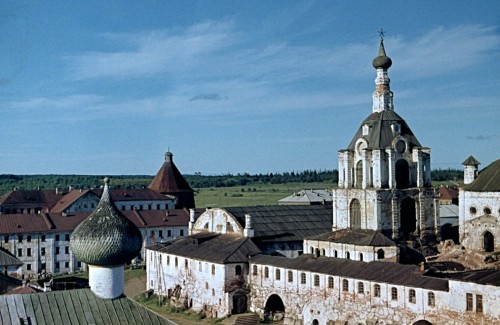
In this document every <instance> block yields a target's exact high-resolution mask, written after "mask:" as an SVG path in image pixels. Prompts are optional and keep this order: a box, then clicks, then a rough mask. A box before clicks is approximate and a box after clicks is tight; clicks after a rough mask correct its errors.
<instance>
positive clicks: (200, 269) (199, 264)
mask: <svg viewBox="0 0 500 325" xmlns="http://www.w3.org/2000/svg"><path fill="white" fill-rule="evenodd" d="M198 271H199V272H201V271H202V266H201V262H198Z"/></svg>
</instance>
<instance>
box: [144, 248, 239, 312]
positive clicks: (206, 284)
mask: <svg viewBox="0 0 500 325" xmlns="http://www.w3.org/2000/svg"><path fill="white" fill-rule="evenodd" d="M146 256H147V262H146V270H147V286H146V288H147V290H150V289H152V290H154V293H155V294H158V295H161V296H168V297H173V299H174V300H176V301H177V302H178V303H180V304H183V305H185V306H186V307H188V308H190V309H192V310H193V311H196V312H198V311H202V310H203V311H205V312H206V313H207V316H208V317H214V318H222V317H225V316H227V315H229V314H230V312H231V310H232V300H231V295H230V293H228V292H226V285H229V284H230V283H231V281H232V280H234V278H235V269H236V266H237V265H239V266H240V267H241V271H242V273H241V274H242V279H243V281H245V280H246V277H247V274H248V266H247V265H246V264H244V263H235V264H217V263H211V262H207V261H203V260H197V259H190V258H184V257H180V256H175V255H169V254H167V253H161V252H157V251H154V250H146ZM176 259H177V266H176V263H175V261H176ZM176 288H177V289H176Z"/></svg>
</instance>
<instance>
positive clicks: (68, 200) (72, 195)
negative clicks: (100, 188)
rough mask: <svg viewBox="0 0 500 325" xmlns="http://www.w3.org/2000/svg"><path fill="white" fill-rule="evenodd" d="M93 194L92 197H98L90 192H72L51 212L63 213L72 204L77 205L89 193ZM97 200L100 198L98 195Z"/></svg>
mask: <svg viewBox="0 0 500 325" xmlns="http://www.w3.org/2000/svg"><path fill="white" fill-rule="evenodd" d="M89 192H90V193H91V194H92V195H96V194H95V193H93V192H91V191H90V190H72V191H71V192H69V193H68V194H66V195H65V196H64V197H62V198H61V199H60V200H59V201H58V202H57V203H56V204H55V205H54V206H53V207H52V209H51V210H50V212H53V213H61V212H63V211H64V210H66V209H67V208H68V207H69V206H70V205H71V204H73V203H75V201H77V200H78V199H79V198H81V197H82V196H84V195H85V194H87V193H89ZM96 198H97V199H99V196H97V195H96Z"/></svg>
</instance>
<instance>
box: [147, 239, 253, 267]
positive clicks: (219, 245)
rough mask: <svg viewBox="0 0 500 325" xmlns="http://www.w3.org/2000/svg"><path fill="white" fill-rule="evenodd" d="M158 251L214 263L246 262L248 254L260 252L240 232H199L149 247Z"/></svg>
mask: <svg viewBox="0 0 500 325" xmlns="http://www.w3.org/2000/svg"><path fill="white" fill-rule="evenodd" d="M147 248H148V249H151V250H155V251H158V252H163V253H168V254H172V255H178V256H183V257H188V258H193V259H198V260H202V261H208V262H213V263H219V264H223V263H244V262H247V261H248V256H250V255H255V254H258V253H260V250H259V248H257V246H256V245H255V244H254V243H253V242H252V240H251V239H250V238H246V237H242V236H241V235H239V234H218V233H208V232H204V233H198V234H195V235H191V236H187V237H182V238H179V239H177V240H174V241H172V242H169V243H159V244H155V245H153V246H149V247H147Z"/></svg>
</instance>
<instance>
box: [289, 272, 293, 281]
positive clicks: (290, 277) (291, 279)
mask: <svg viewBox="0 0 500 325" xmlns="http://www.w3.org/2000/svg"><path fill="white" fill-rule="evenodd" d="M288 282H293V272H292V271H288Z"/></svg>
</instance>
